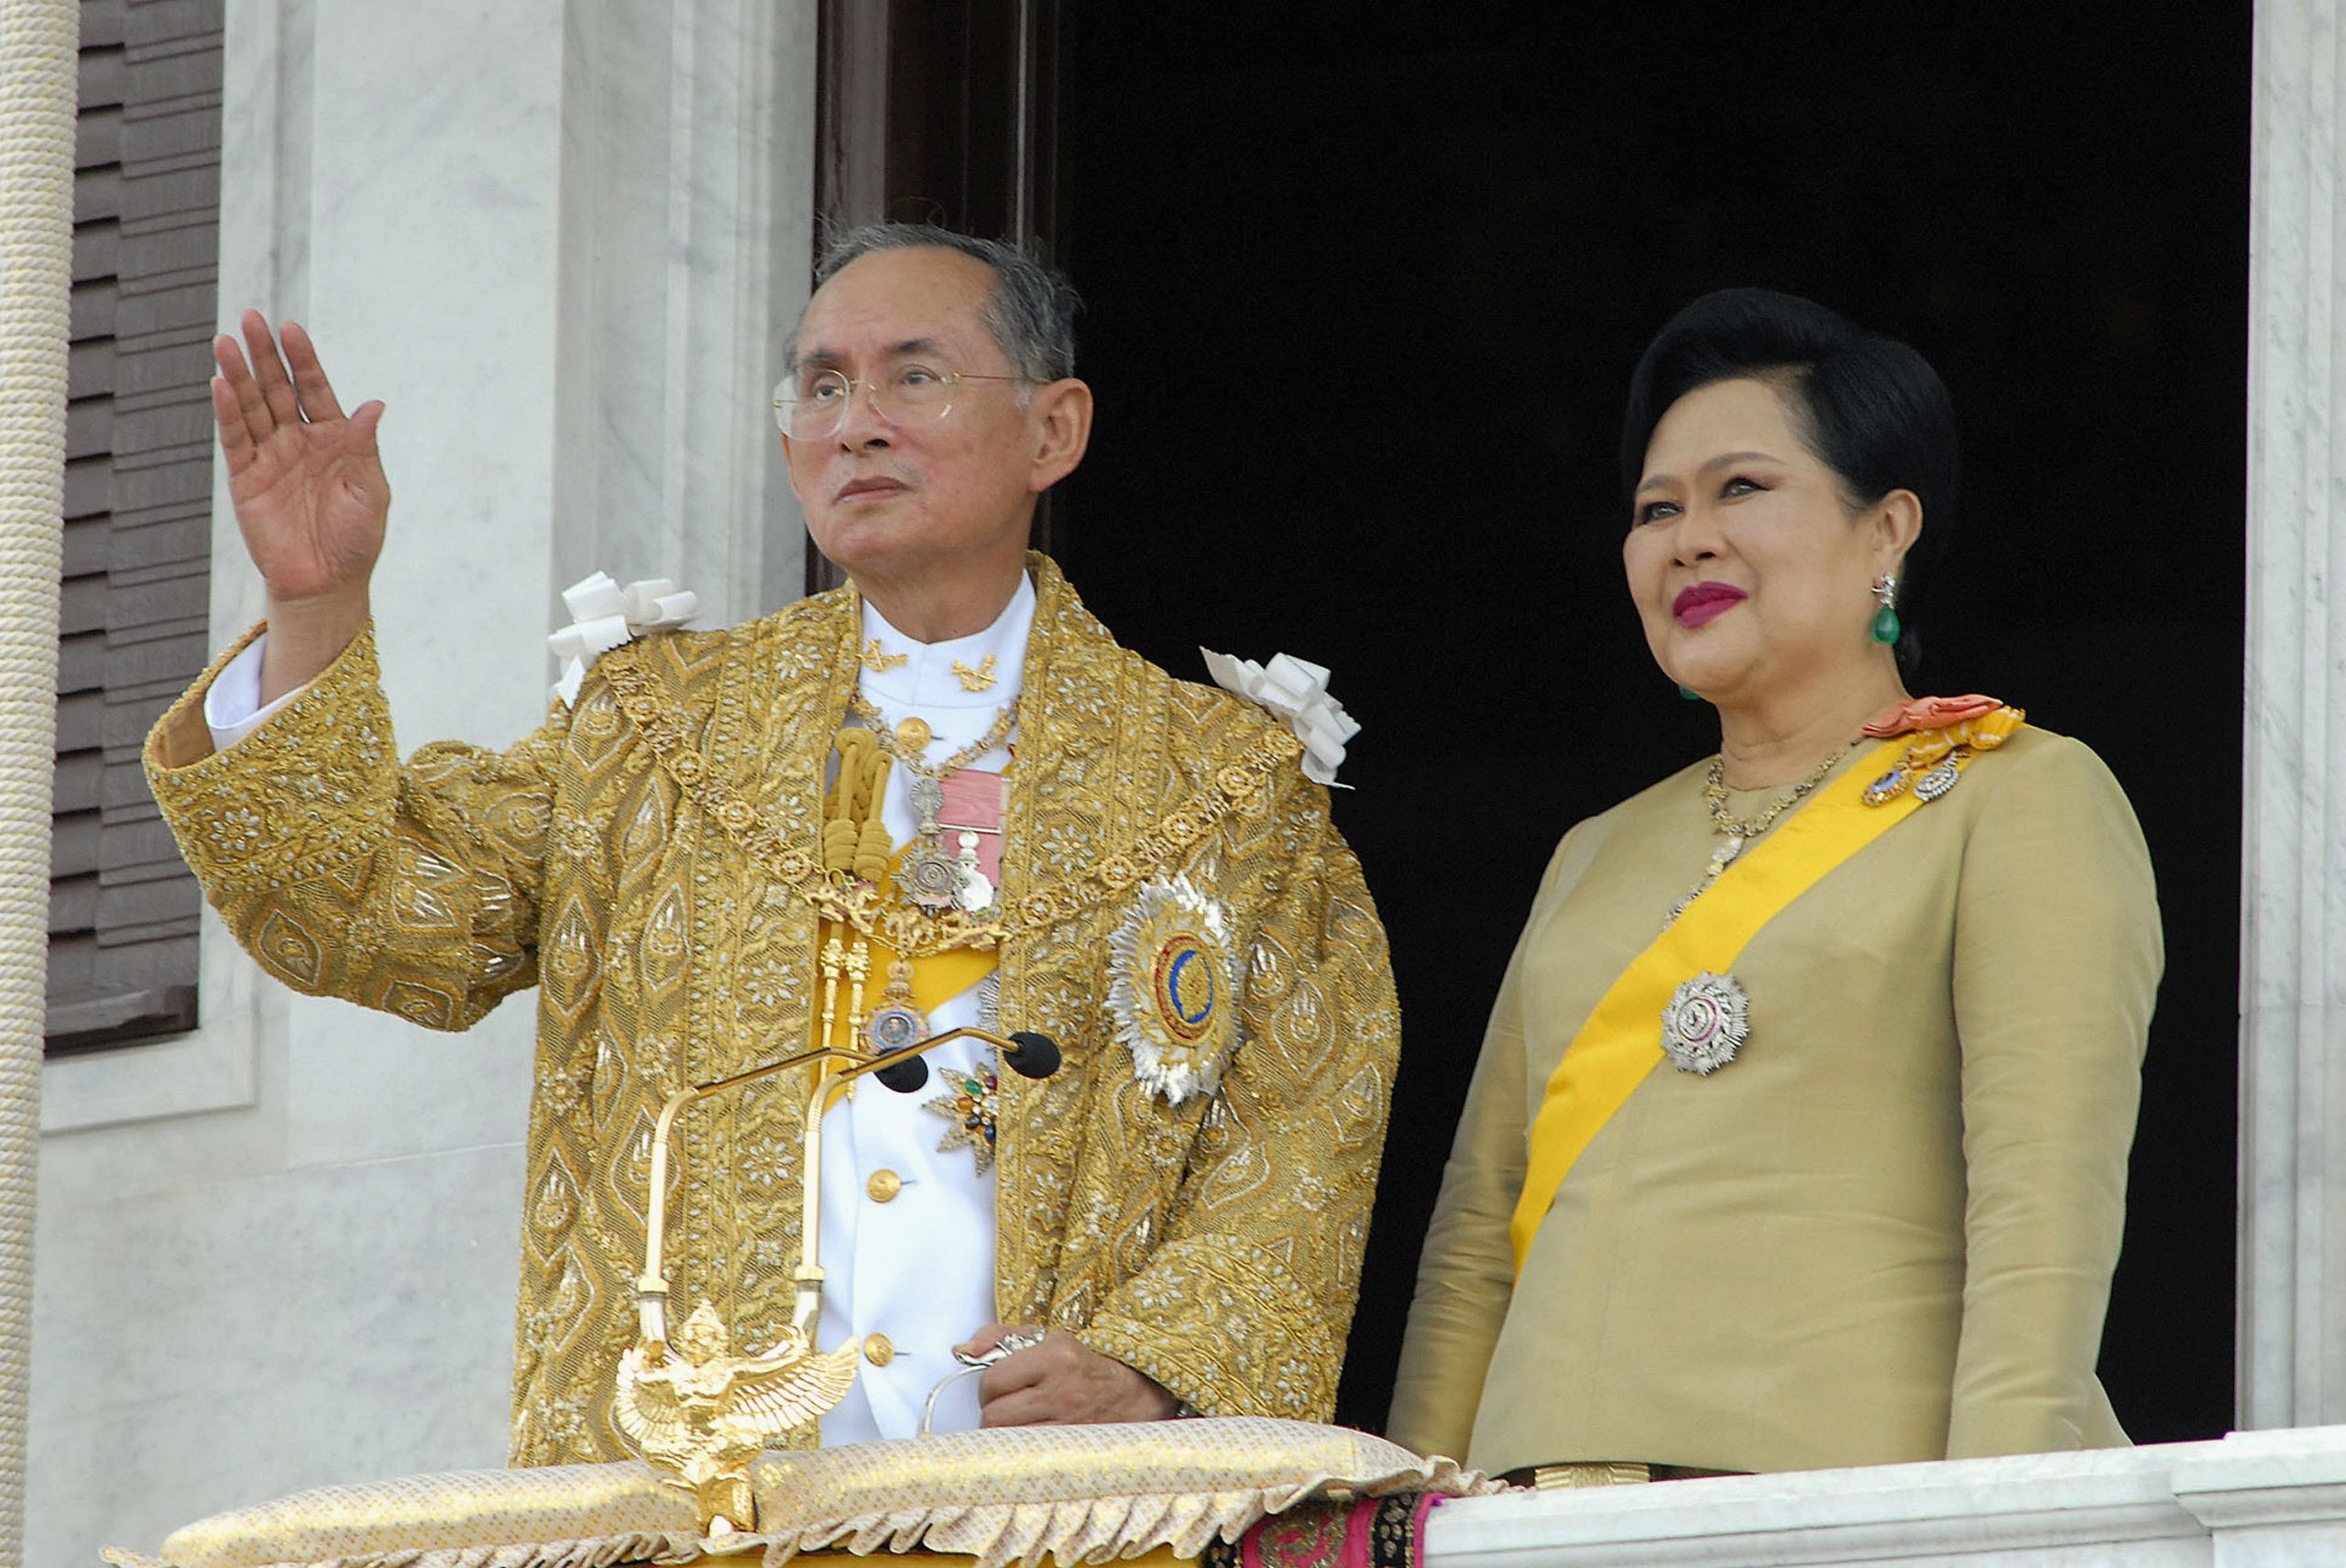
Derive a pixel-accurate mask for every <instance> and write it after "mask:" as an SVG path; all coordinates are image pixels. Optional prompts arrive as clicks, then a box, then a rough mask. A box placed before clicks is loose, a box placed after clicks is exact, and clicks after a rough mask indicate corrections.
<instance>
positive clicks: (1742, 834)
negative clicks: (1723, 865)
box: [1703, 735, 1865, 839]
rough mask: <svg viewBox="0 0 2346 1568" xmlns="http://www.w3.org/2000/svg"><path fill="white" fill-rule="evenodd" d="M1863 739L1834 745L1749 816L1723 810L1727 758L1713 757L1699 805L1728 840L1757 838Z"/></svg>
mask: <svg viewBox="0 0 2346 1568" xmlns="http://www.w3.org/2000/svg"><path fill="white" fill-rule="evenodd" d="M1864 739H1865V737H1864V736H1862V735H1860V736H1858V738H1857V740H1851V741H1849V742H1848V744H1847V745H1845V746H1839V747H1836V748H1835V749H1834V751H1833V753H1832V755H1830V756H1828V757H1826V758H1825V760H1824V761H1823V762H1819V763H1817V764H1816V767H1815V770H1814V772H1812V773H1810V774H1809V775H1808V777H1806V778H1804V779H1803V780H1801V781H1800V783H1798V784H1794V785H1792V788H1791V790H1789V791H1788V792H1786V793H1785V794H1783V795H1778V796H1777V797H1776V798H1775V799H1774V800H1772V801H1770V802H1769V804H1768V809H1767V810H1765V811H1763V812H1761V813H1760V814H1759V816H1757V817H1737V816H1736V815H1734V814H1733V813H1732V812H1730V811H1728V810H1727V758H1726V756H1725V755H1724V754H1722V755H1720V756H1716V757H1713V758H1712V759H1711V765H1710V768H1709V771H1707V772H1706V773H1704V775H1703V804H1704V805H1705V806H1709V807H1710V808H1711V820H1712V821H1713V822H1715V823H1716V824H1718V830H1719V831H1720V832H1721V833H1723V834H1725V835H1727V837H1728V838H1730V839H1757V838H1758V837H1759V835H1760V834H1762V833H1765V832H1766V831H1767V830H1768V829H1769V828H1772V827H1774V826H1775V825H1776V818H1777V817H1781V816H1782V815H1783V814H1784V813H1785V812H1787V811H1790V810H1791V809H1792V807H1793V806H1797V805H1799V804H1800V803H1801V802H1802V801H1803V800H1805V799H1807V798H1808V796H1809V794H1810V793H1811V792H1812V791H1814V789H1815V788H1816V786H1817V785H1818V784H1823V783H1824V782H1825V775H1826V774H1828V773H1831V772H1832V771H1833V770H1834V769H1836V768H1837V767H1839V766H1840V765H1841V759H1842V758H1844V757H1846V756H1847V755H1848V754H1849V752H1850V751H1851V750H1852V749H1853V748H1854V747H1855V746H1856V745H1857V744H1858V740H1864Z"/></svg>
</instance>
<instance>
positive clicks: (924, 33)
mask: <svg viewBox="0 0 2346 1568" xmlns="http://www.w3.org/2000/svg"><path fill="white" fill-rule="evenodd" d="M1064 5H1065V0H1010V4H1008V5H1003V4H1001V3H1000V0H942V3H939V0H927V3H925V4H924V3H918V0H819V5H818V7H817V21H816V66H815V137H816V142H815V247H816V251H817V255H819V254H820V252H821V249H822V247H823V244H824V241H825V238H826V236H829V235H833V234H838V233H841V232H843V231H845V230H847V229H850V228H853V227H855V226H857V225H861V224H870V223H881V222H886V221H894V222H908V223H934V224H939V225H943V226H945V227H947V228H950V229H957V230H959V231H961V232H963V233H966V234H976V235H984V236H989V237H1001V238H1004V239H1008V240H1010V241H1012V242H1013V243H1014V244H1017V245H1022V246H1033V247H1036V248H1037V249H1039V250H1040V251H1041V252H1042V253H1043V254H1045V255H1051V254H1053V253H1054V252H1055V250H1056V247H1057V245H1058V240H1059V238H1060V236H1061V235H1062V234H1063V233H1064V227H1063V219H1064V214H1063V213H1062V211H1061V206H1060V200H1059V193H1058V192H1059V181H1058V166H1059V118H1060V116H1059V49H1060V31H1061V22H1062V16H1063V12H1064ZM809 265H810V266H811V265H812V258H809ZM1050 499H1051V498H1050V497H1048V496H1045V497H1044V498H1043V499H1042V503H1041V504H1040V505H1038V506H1037V507H1036V512H1035V544H1036V548H1038V549H1048V548H1049V547H1050V543H1051V541H1052V539H1053V537H1054V527H1053V521H1054V520H1053V518H1052V509H1051V506H1050ZM844 580H845V579H844V577H843V576H841V574H840V573H839V568H838V567H836V566H834V565H831V563H830V562H828V561H827V560H825V559H824V558H823V556H822V554H821V552H819V551H817V550H814V549H811V548H810V549H809V550H808V551H807V552H806V591H807V592H809V593H819V592H821V591H822V590H824V589H826V588H831V587H838V586H839V584H840V583H841V582H843V581H844Z"/></svg>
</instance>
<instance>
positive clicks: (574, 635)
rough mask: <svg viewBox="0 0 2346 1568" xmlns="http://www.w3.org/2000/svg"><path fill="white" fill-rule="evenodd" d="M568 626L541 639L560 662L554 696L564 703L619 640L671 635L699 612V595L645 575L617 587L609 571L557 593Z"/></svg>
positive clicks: (571, 700)
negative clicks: (661, 633)
mask: <svg viewBox="0 0 2346 1568" xmlns="http://www.w3.org/2000/svg"><path fill="white" fill-rule="evenodd" d="M562 602H563V603H564V605H565V606H566V607H568V609H569V610H570V613H571V616H572V618H573V619H572V620H571V622H570V624H569V625H568V626H565V627H564V628H563V629H562V630H559V631H557V632H555V633H554V635H553V636H551V637H548V638H547V639H546V646H547V647H548V648H550V649H552V650H553V651H554V657H555V658H556V659H559V660H561V661H562V678H561V679H560V680H558V681H556V682H554V692H553V695H554V696H558V697H560V698H562V700H563V701H564V703H565V704H570V703H576V701H577V700H578V685H579V683H580V682H581V681H584V680H585V679H586V668H587V666H588V665H590V664H592V663H594V662H595V661H596V660H597V659H599V658H601V657H602V656H603V655H604V654H606V653H608V652H610V651H611V650H612V649H614V648H617V647H618V646H619V645H620V644H621V643H623V642H628V641H632V640H634V639H635V638H637V637H641V635H643V633H645V632H647V631H673V630H675V629H676V628H677V627H679V626H682V625H684V623H685V622H686V621H688V620H691V619H692V618H693V617H694V616H696V615H698V614H699V613H700V596H699V595H698V594H696V593H694V592H692V591H691V590H690V589H688V588H680V587H677V586H676V585H675V584H674V583H673V582H671V581H669V580H668V579H667V578H665V577H645V578H643V579H641V581H638V582H632V583H630V584H629V585H628V586H627V587H624V588H622V587H619V584H618V583H616V582H614V581H613V580H612V579H611V576H610V574H609V573H608V572H597V573H596V574H595V575H594V576H590V577H586V578H582V579H581V580H579V581H578V582H576V583H574V584H572V585H571V586H570V587H566V588H565V589H563V590H562Z"/></svg>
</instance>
